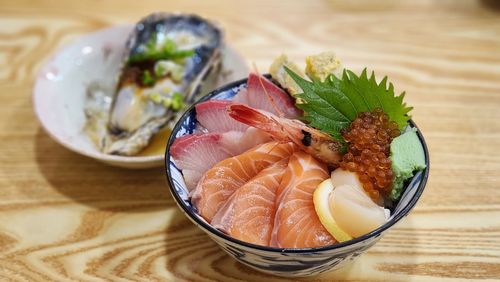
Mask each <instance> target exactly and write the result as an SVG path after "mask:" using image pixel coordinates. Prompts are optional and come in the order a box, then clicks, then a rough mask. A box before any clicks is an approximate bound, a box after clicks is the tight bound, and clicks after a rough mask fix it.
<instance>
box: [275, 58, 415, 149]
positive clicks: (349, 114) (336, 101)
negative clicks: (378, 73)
mask: <svg viewBox="0 0 500 282" xmlns="http://www.w3.org/2000/svg"><path fill="white" fill-rule="evenodd" d="M285 70H286V71H287V72H288V74H289V75H290V76H291V77H292V78H293V80H294V81H295V82H296V83H297V84H298V85H299V86H300V87H301V89H302V91H303V93H301V94H298V95H297V96H298V97H299V98H301V99H302V100H304V101H305V103H303V104H302V103H301V104H297V107H298V108H300V109H302V110H304V119H305V120H306V121H308V122H309V125H310V126H312V127H315V128H317V129H319V130H321V131H324V132H326V133H328V134H330V135H332V136H333V137H334V138H336V139H337V140H339V141H340V142H343V138H342V136H341V130H342V129H343V128H346V127H348V126H349V125H350V123H351V122H352V121H354V119H356V117H357V115H358V114H359V113H362V112H371V111H374V110H375V109H376V108H381V109H382V110H383V111H384V112H385V113H386V114H387V115H388V116H389V120H391V121H394V122H395V123H396V124H397V125H398V127H399V129H402V128H403V127H404V126H406V124H407V123H408V120H409V119H410V117H409V116H408V115H407V114H408V112H409V111H410V110H411V109H412V108H411V107H408V106H406V104H405V103H404V102H403V98H404V95H405V93H404V92H403V93H402V94H401V95H399V96H396V95H395V94H394V87H393V85H392V83H389V87H387V77H385V78H384V79H382V81H381V82H380V83H377V81H376V80H375V74H374V73H372V75H371V76H370V77H369V78H368V76H367V72H366V69H365V70H363V72H362V73H361V75H360V76H357V75H356V74H354V72H352V71H350V70H346V69H344V72H343V73H342V78H337V77H336V76H335V75H333V74H331V75H329V76H327V77H326V79H325V80H324V81H320V80H313V81H308V80H305V79H304V78H302V77H300V76H299V75H297V74H296V73H294V72H293V71H292V70H290V69H288V68H286V67H285Z"/></svg>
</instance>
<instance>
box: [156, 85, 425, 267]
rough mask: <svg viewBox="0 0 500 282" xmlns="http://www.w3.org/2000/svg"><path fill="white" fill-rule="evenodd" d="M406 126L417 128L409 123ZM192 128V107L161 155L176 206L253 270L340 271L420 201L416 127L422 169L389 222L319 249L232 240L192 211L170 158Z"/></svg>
mask: <svg viewBox="0 0 500 282" xmlns="http://www.w3.org/2000/svg"><path fill="white" fill-rule="evenodd" d="M243 87H246V79H242V80H239V81H235V82H233V83H230V84H228V85H226V86H223V87H221V88H218V89H216V90H214V91H212V92H210V93H209V94H207V95H206V96H204V97H203V98H201V99H200V100H199V101H198V102H197V103H200V102H203V101H206V100H208V99H217V100H231V98H232V97H233V96H234V95H235V94H236V93H237V92H238V91H239V90H240V89H241V88H243ZM410 125H411V126H412V127H414V128H417V126H416V125H415V123H414V122H413V121H411V120H410ZM195 126H196V112H195V110H194V105H193V106H192V107H191V108H189V109H188V110H187V111H186V113H185V114H184V115H183V116H182V117H181V118H180V119H179V121H178V122H177V124H176V126H175V127H174V128H173V130H172V135H171V136H170V138H169V140H168V144H167V150H166V152H165V168H166V175H167V181H168V183H169V186H170V192H171V193H172V195H173V197H174V199H175V200H176V203H177V204H178V206H179V207H180V208H181V210H182V211H183V212H184V213H185V214H186V215H187V217H188V218H189V219H190V220H191V221H193V222H194V223H195V224H196V225H197V226H198V227H200V228H201V229H202V230H203V231H205V232H206V233H207V234H208V235H209V236H210V237H211V238H212V239H213V240H214V241H215V242H216V243H217V244H219V245H220V246H221V248H222V249H223V250H224V251H226V252H227V253H228V254H229V255H231V256H232V257H234V258H235V259H237V260H238V261H240V262H242V263H243V264H246V265H248V266H250V267H252V268H255V269H257V270H260V271H263V272H267V273H270V274H274V275H280V276H297V277H298V276H310V275H316V274H320V273H323V272H327V271H330V270H335V269H338V268H340V267H341V266H342V265H343V264H345V263H347V262H349V261H352V260H354V258H356V257H358V256H359V255H360V254H362V253H363V252H365V251H366V250H367V249H368V248H370V247H371V246H372V245H374V244H375V243H376V242H377V241H378V240H379V239H380V238H381V236H382V235H383V233H384V232H385V231H386V230H387V229H389V228H390V227H391V226H393V225H394V224H395V223H396V222H398V221H399V220H400V219H402V218H403V217H404V216H406V215H407V214H408V213H409V212H410V210H411V209H412V208H413V207H414V206H415V204H416V202H417V201H418V199H419V198H420V196H421V194H422V192H423V190H424V187H425V184H426V182H427V179H428V177H429V152H428V149H427V146H426V144H425V140H424V137H423V135H422V133H421V132H420V130H418V128H417V135H418V137H419V139H420V141H421V143H422V146H423V148H424V153H425V160H426V165H427V167H426V169H424V170H423V171H421V172H418V173H416V174H415V175H414V177H413V178H412V179H411V181H410V182H409V183H408V184H407V186H406V189H405V192H404V193H403V195H402V197H401V200H400V201H399V202H398V203H397V205H396V207H395V209H394V211H393V213H392V215H391V217H390V218H389V221H388V222H386V223H385V224H384V225H382V226H381V227H379V228H378V229H376V230H374V231H372V232H370V233H368V234H365V235H363V236H361V237H358V238H355V239H353V240H350V241H347V242H343V243H338V244H335V245H331V246H326V247H321V248H297V249H289V248H272V247H266V246H260V245H254V244H251V243H247V242H243V241H240V240H237V239H234V238H232V237H230V236H228V235H226V234H224V233H223V232H221V231H219V230H217V229H215V228H213V227H212V226H211V225H210V224H209V223H207V222H206V221H205V220H204V219H203V218H202V217H200V216H199V215H197V214H196V209H195V208H194V207H193V206H192V205H191V203H190V202H189V198H188V192H187V188H186V186H185V184H184V179H183V177H182V173H181V171H180V170H179V169H178V168H177V167H176V166H175V164H174V162H173V160H172V159H171V157H170V153H169V148H170V146H171V144H172V143H173V142H174V140H175V139H176V138H177V137H180V136H183V135H186V134H190V133H193V131H194V129H195Z"/></svg>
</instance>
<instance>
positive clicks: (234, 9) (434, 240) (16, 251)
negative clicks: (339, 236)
mask: <svg viewBox="0 0 500 282" xmlns="http://www.w3.org/2000/svg"><path fill="white" fill-rule="evenodd" d="M155 10H164V11H189V12H195V13H199V14H202V15H204V16H207V17H209V18H212V19H215V20H216V21H218V22H220V23H221V24H222V25H223V26H224V27H225V29H226V35H227V40H228V41H229V42H231V43H232V44H233V45H234V46H235V47H236V48H237V49H238V50H239V51H240V52H241V53H242V54H243V55H244V56H245V57H246V58H248V60H249V61H250V62H255V63H256V65H257V66H258V67H259V69H260V70H261V71H266V69H267V67H268V65H269V63H270V62H271V60H272V58H274V57H275V56H277V55H278V54H280V53H281V52H284V51H286V53H288V54H289V55H290V56H291V57H292V58H294V59H296V60H299V61H303V59H304V56H305V55H307V54H311V53H314V52H318V51H322V50H334V51H336V52H337V53H338V55H339V56H340V57H341V58H343V59H344V63H345V65H346V66H348V67H350V68H353V69H354V70H357V71H359V70H361V69H362V68H364V67H365V66H366V67H369V68H370V69H373V70H376V72H377V74H379V76H380V77H381V76H382V75H388V76H389V77H390V78H391V80H392V81H393V82H394V84H395V85H396V88H397V90H399V91H403V90H406V92H407V96H406V97H407V101H408V102H409V103H410V104H412V105H413V106H414V107H415V109H414V111H413V118H414V120H415V121H416V122H417V124H418V125H419V126H420V128H421V130H422V131H423V133H424V135H425V137H426V139H427V142H428V146H429V149H430V154H431V167H432V169H431V175H430V179H429V182H428V185H427V187H426V190H425V192H424V194H423V197H422V198H421V200H420V202H419V203H418V205H417V207H416V208H415V209H414V210H413V211H412V212H411V214H410V216H408V217H407V218H405V219H404V220H403V221H402V222H400V223H399V224H398V225H397V226H396V227H395V228H393V229H392V230H391V231H390V232H389V233H388V234H387V236H386V237H384V238H383V239H382V240H381V241H380V242H379V243H378V244H377V245H376V246H375V247H373V248H372V249H370V251H369V252H368V253H366V254H365V255H363V256H362V257H361V258H360V259H359V260H358V261H356V262H355V263H354V264H353V265H351V266H350V267H347V268H345V269H344V270H342V271H340V272H337V273H331V274H327V275H322V276H319V277H314V278H309V279H302V280H304V281H311V280H314V281H333V280H342V281H409V280H411V281H451V280H471V281H499V280H500V150H499V148H500V6H499V4H498V2H495V1H473V0H470V1H437V0H436V1H432V0H425V1H396V0H388V1H368V0H364V1H356V2H355V3H354V2H351V1H318V0H308V1H281V2H278V1H276V2H272V1H265V0H255V1H230V0H227V1H184V0H182V1H181V0H178V1H166V0H162V1H146V0H143V1H132V0H127V1H119V0H116V1H97V0H95V1H65V0H52V1H50V0H41V1H28V0H15V1H12V0H1V1H0V66H1V67H0V105H1V106H0V107H1V111H0V280H1V281H181V280H189V281H241V280H249V281H281V278H278V277H269V276H268V275H263V274H261V273H259V272H256V271H254V270H252V269H249V268H248V267H245V266H243V265H241V264H239V263H237V262H235V261H234V260H233V259H231V258H230V257H229V256H227V255H226V254H225V253H223V252H222V251H221V250H220V249H219V248H218V247H217V246H216V245H215V243H213V242H212V241H211V240H210V239H209V238H208V237H207V236H206V235H205V234H204V233H202V231H200V230H199V229H198V228H197V227H196V226H195V225H193V224H191V223H190V222H189V221H188V220H187V219H186V218H185V216H184V215H183V214H182V213H181V211H180V210H179V209H178V208H177V206H176V205H175V203H174V201H173V199H172V197H171V196H170V194H169V192H168V188H167V186H166V183H165V176H164V172H163V169H162V168H157V169H151V170H146V171H129V170H123V169H118V168H113V167H108V166H105V165H103V164H100V163H98V162H96V161H94V160H91V159H88V158H86V157H83V156H80V155H77V154H75V153H73V152H70V151H68V150H66V149H64V148H63V147H61V146H59V145H58V144H56V143H55V142H54V141H52V140H51V139H50V138H49V137H48V135H47V134H46V133H45V132H44V131H43V129H42V128H41V126H40V125H39V123H38V122H37V121H36V118H35V116H34V114H33V111H32V104H31V91H32V87H33V82H34V77H35V76H36V72H37V71H38V69H39V68H40V66H41V64H42V63H43V62H44V61H45V60H46V59H47V58H48V56H49V55H50V54H51V52H53V51H54V50H55V49H56V48H57V47H60V46H63V45H64V44H67V43H68V42H70V41H71V40H72V39H75V38H77V37H79V36H81V35H82V34H85V33H88V32H92V31H95V30H97V29H100V28H103V27H107V26H110V25H113V24H118V23H129V22H134V21H136V20H138V19H139V18H140V17H142V16H143V15H145V14H147V13H149V12H151V11H155ZM283 280H284V279H283Z"/></svg>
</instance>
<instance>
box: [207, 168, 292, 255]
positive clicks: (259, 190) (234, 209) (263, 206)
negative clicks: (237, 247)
mask: <svg viewBox="0 0 500 282" xmlns="http://www.w3.org/2000/svg"><path fill="white" fill-rule="evenodd" d="M287 164H288V159H283V160H281V161H279V162H277V163H275V164H273V165H271V166H269V167H268V168H266V169H264V170H262V171H261V172H259V173H258V174H257V175H256V176H255V177H254V178H252V179H251V180H250V181H248V182H247V183H246V184H244V185H243V186H241V187H240V188H238V189H237V190H236V192H234V193H233V195H231V197H229V199H228V200H227V201H226V203H225V204H224V205H223V206H222V207H221V208H220V210H219V211H218V212H217V214H215V216H214V218H213V219H212V226H214V227H215V228H218V229H220V230H222V231H224V232H225V233H227V234H228V235H230V236H231V237H233V238H236V239H239V240H242V241H245V242H248V243H252V244H257V245H262V246H269V240H270V239H271V232H272V230H273V223H274V215H275V211H276V205H275V201H276V190H277V189H278V186H279V185H280V183H281V178H282V177H283V174H284V173H285V168H286V167H287Z"/></svg>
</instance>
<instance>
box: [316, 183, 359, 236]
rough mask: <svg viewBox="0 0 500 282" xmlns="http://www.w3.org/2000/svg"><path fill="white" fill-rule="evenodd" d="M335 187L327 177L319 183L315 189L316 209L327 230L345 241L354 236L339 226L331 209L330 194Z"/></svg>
mask: <svg viewBox="0 0 500 282" xmlns="http://www.w3.org/2000/svg"><path fill="white" fill-rule="evenodd" d="M333 189H334V187H333V183H332V181H331V179H326V180H325V181H323V182H321V184H319V186H318V188H316V190H314V195H313V201H314V209H315V210H316V214H318V217H319V220H320V222H321V224H322V225H323V226H324V227H325V228H326V230H327V231H328V232H329V233H330V234H331V235H332V236H333V237H334V238H335V239H336V240H337V241H339V242H344V241H348V240H351V239H352V237H351V236H349V234H347V233H346V232H344V231H343V230H342V229H341V228H340V227H339V226H338V224H337V223H336V222H335V219H334V218H333V215H332V213H331V211H330V195H331V194H332V192H333Z"/></svg>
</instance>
